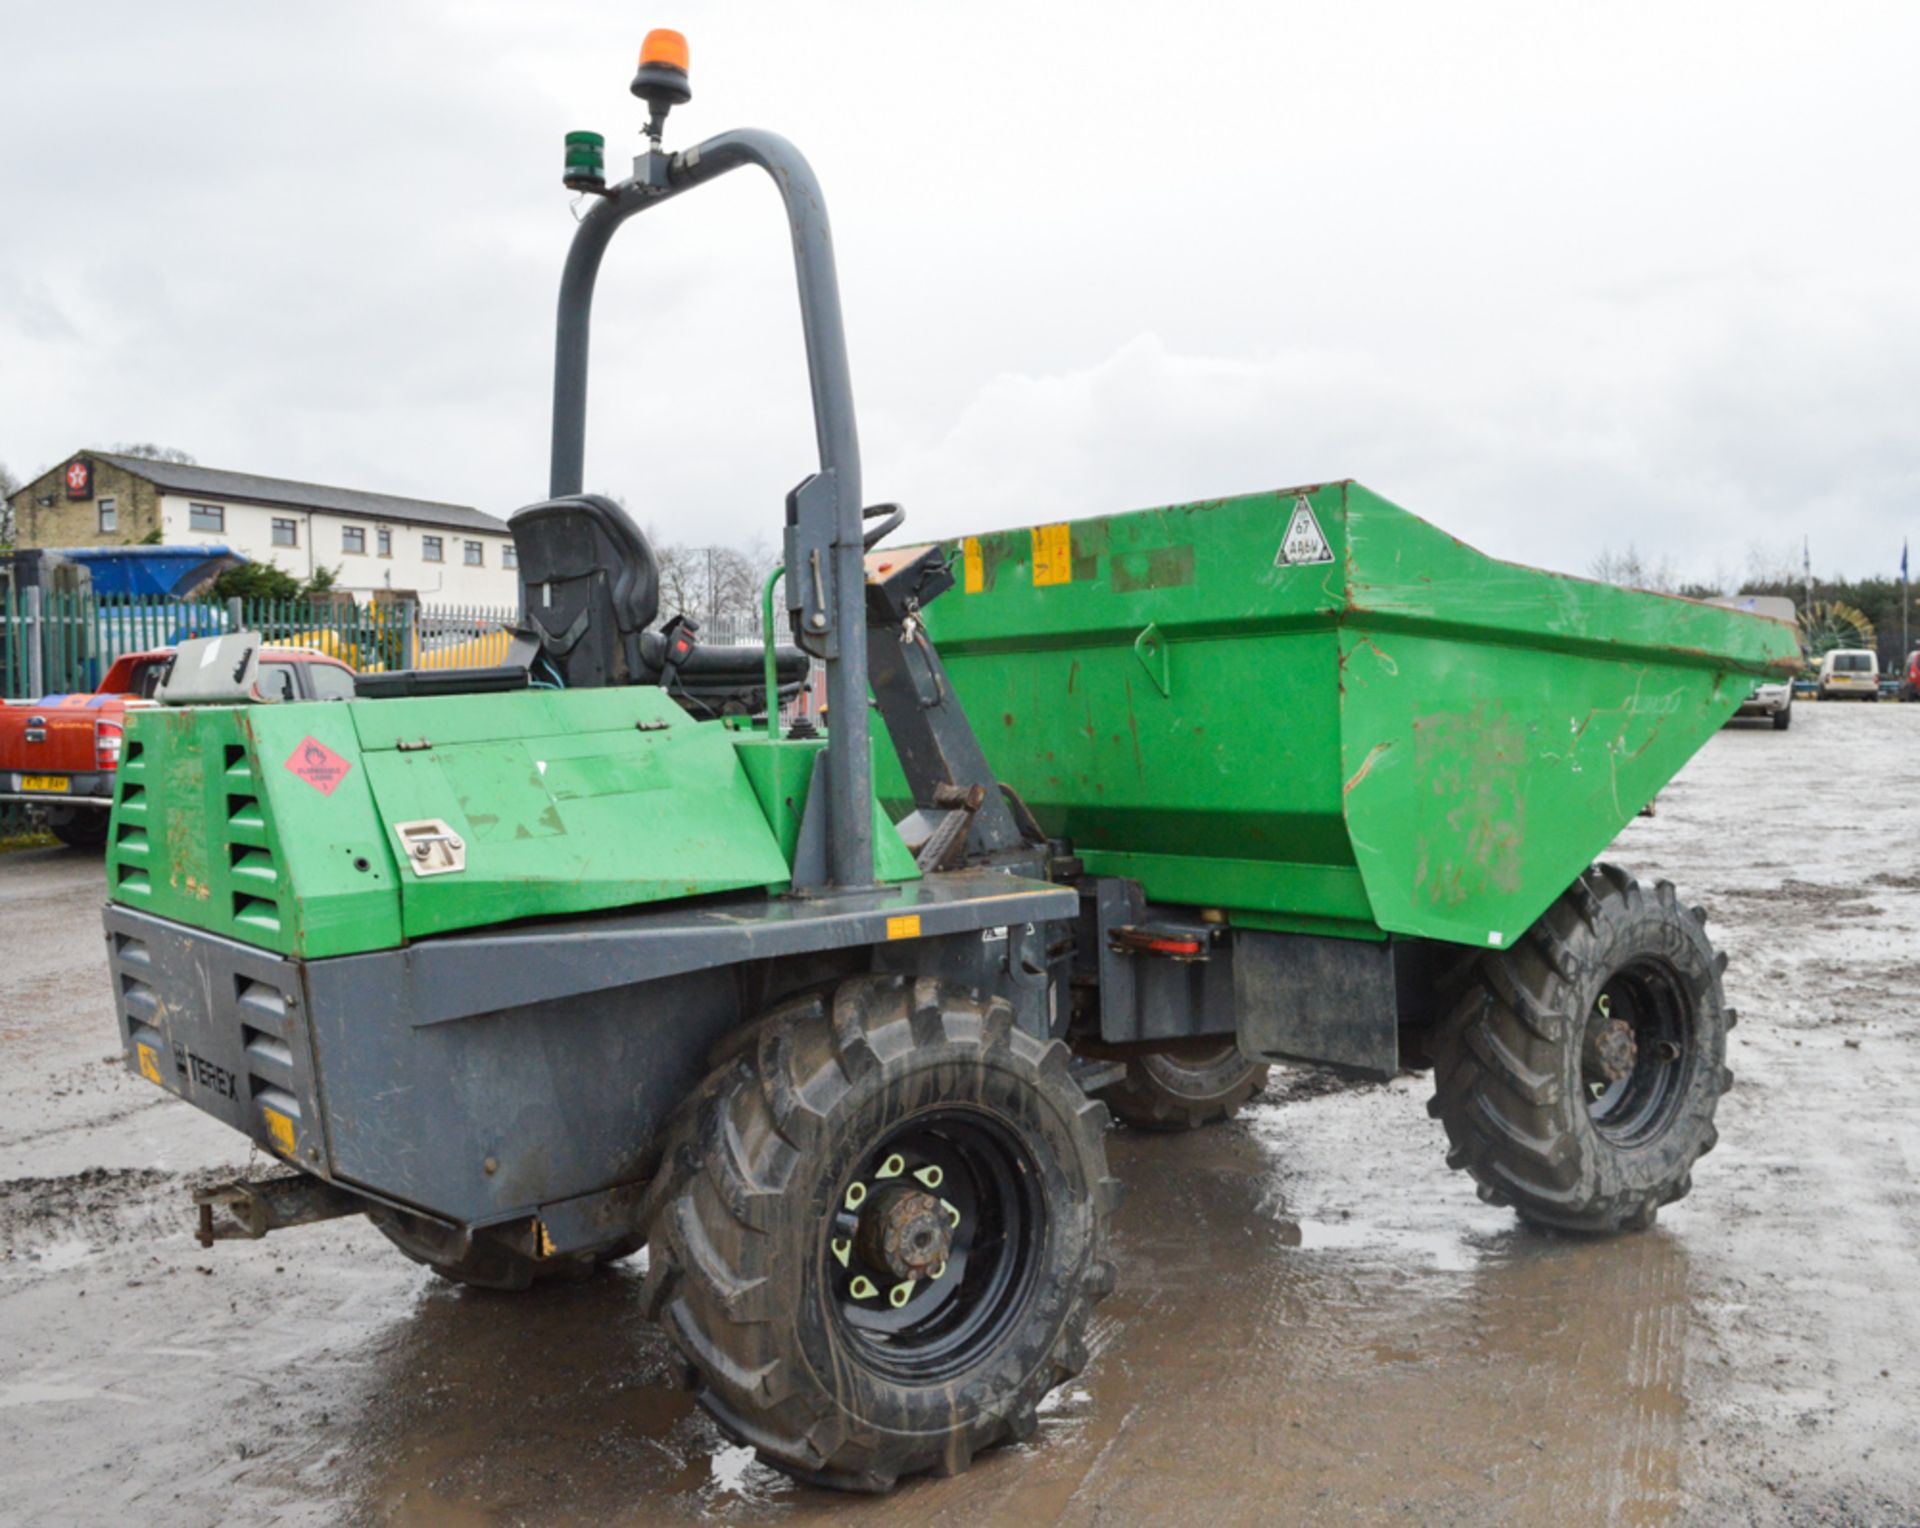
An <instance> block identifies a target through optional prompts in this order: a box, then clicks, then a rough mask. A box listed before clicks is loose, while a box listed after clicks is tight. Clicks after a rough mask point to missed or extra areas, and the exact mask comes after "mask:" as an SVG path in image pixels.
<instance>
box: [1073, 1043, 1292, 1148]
mask: <svg viewBox="0 0 1920 1528" xmlns="http://www.w3.org/2000/svg"><path fill="white" fill-rule="evenodd" d="M1126 1065H1127V1074H1126V1076H1125V1077H1123V1078H1121V1079H1120V1081H1118V1082H1116V1083H1114V1084H1113V1086H1111V1087H1110V1088H1107V1089H1106V1090H1105V1091H1104V1092H1102V1093H1101V1095H1100V1098H1101V1101H1102V1102H1104V1103H1105V1104H1106V1106H1107V1107H1108V1108H1109V1109H1111V1110H1113V1112H1114V1114H1115V1115H1116V1116H1117V1117H1118V1118H1120V1119H1123V1120H1125V1121H1126V1122H1127V1123H1128V1124H1129V1125H1132V1126H1134V1127H1135V1128H1136V1129H1140V1130H1197V1129H1199V1128H1200V1127H1201V1126H1202V1125H1211V1124H1216V1123H1218V1122H1219V1121H1221V1120H1230V1119H1232V1118H1233V1117H1234V1116H1235V1115H1236V1114H1238V1113H1239V1112H1240V1106H1241V1105H1242V1104H1244V1103H1245V1102H1246V1101H1247V1100H1248V1099H1250V1098H1252V1097H1253V1096H1254V1095H1255V1094H1257V1093H1259V1092H1260V1091H1261V1089H1263V1088H1265V1087H1266V1085H1267V1068H1266V1066H1265V1065H1264V1064H1262V1063H1261V1062H1258V1061H1249V1060H1248V1059H1247V1058H1246V1057H1245V1056H1243V1055H1241V1054H1240V1047H1239V1045H1238V1044H1236V1043H1235V1042H1234V1041H1233V1040H1232V1039H1231V1038H1228V1039H1212V1040H1189V1041H1185V1042H1183V1043H1181V1044H1178V1045H1171V1046H1169V1047H1167V1049H1165V1050H1157V1051H1149V1052H1147V1053H1146V1054H1144V1055H1137V1056H1129V1057H1128V1058H1127V1062H1126Z"/></svg>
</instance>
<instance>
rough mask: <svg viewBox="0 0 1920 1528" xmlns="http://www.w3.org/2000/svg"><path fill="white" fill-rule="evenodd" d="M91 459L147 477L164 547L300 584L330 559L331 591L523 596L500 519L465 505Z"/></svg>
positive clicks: (490, 598) (438, 599)
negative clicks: (230, 553) (237, 561)
mask: <svg viewBox="0 0 1920 1528" xmlns="http://www.w3.org/2000/svg"><path fill="white" fill-rule="evenodd" d="M95 460H97V462H98V464H99V467H100V468H101V469H102V470H101V473H100V476H101V483H102V487H103V488H104V487H105V485H106V481H107V478H108V476H109V473H110V472H111V469H115V468H117V469H119V471H120V473H124V474H125V475H126V476H127V477H128V478H133V479H139V480H142V487H145V486H146V485H149V484H150V485H151V489H150V490H148V492H147V493H142V494H140V495H139V497H140V498H141V499H143V500H145V501H146V502H145V503H144V504H143V505H142V508H143V509H145V510H146V513H145V514H143V515H141V516H140V519H141V520H143V521H149V522H150V521H151V520H152V519H153V518H154V511H155V509H156V508H157V511H158V528H159V531H160V536H159V540H160V541H161V542H162V543H164V544H165V545H167V546H182V545H191V544H192V543H194V542H201V543H204V544H208V545H225V546H228V547H231V548H232V549H233V550H234V551H236V552H239V553H240V554H242V555H243V556H245V557H247V558H249V559H251V560H252V561H255V562H271V563H274V564H277V565H278V566H279V567H281V568H283V569H285V570H286V571H287V572H288V573H291V574H292V575H293V576H294V577H296V578H298V579H301V580H302V581H304V580H306V579H308V578H310V577H311V576H312V575H313V574H314V573H315V572H316V571H318V570H319V569H321V568H332V569H335V570H336V571H337V575H338V577H337V582H336V584H335V587H336V588H340V589H349V590H352V591H353V592H354V593H355V594H356V595H359V596H361V597H363V598H364V597H366V596H368V595H370V594H372V593H374V592H375V591H378V590H388V589H397V590H404V591H408V592H410V593H412V594H415V595H417V596H418V597H419V598H420V599H421V600H423V601H427V602H431V603H434V604H440V603H451V604H459V605H486V606H496V607H512V606H514V605H516V604H517V603H518V601H519V575H518V574H517V572H516V571H515V564H514V550H513V538H512V537H511V535H509V533H508V531H507V525H506V522H505V521H504V520H501V519H499V518H497V517H496V516H494V515H489V514H486V513H484V512H483V511H481V510H478V509H473V508H471V507H469V506H467V505H464V504H438V503H434V502H432V501H430V500H426V499H403V498H397V497H395V496H394V495H392V494H383V493H362V492H360V491H359V490H357V489H351V488H330V487H326V486H324V485H322V484H318V483H296V482H291V481H288V480H287V479H284V478H269V477H259V476H256V475H255V474H253V473H248V472H228V471H224V470H222V469H220V468H215V467H198V466H193V467H189V466H182V465H179V464H178V463H174V462H158V461H150V460H147V459H146V458H143V457H136V456H119V455H114V454H112V453H109V452H99V453H96V455H95ZM150 495H151V496H150ZM156 499H157V504H156V503H155V500H156ZM129 507H131V506H129ZM123 529H126V530H131V529H133V527H132V526H131V525H129V526H125V527H123Z"/></svg>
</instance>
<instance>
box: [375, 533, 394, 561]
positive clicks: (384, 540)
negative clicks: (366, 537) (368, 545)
mask: <svg viewBox="0 0 1920 1528" xmlns="http://www.w3.org/2000/svg"><path fill="white" fill-rule="evenodd" d="M373 539H374V544H375V545H376V546H378V547H379V548H380V555H381V556H382V557H391V556H392V555H393V532H392V531H390V530H388V529H387V528H386V527H385V526H384V525H383V526H381V527H380V529H379V530H377V531H375V532H374V533H373Z"/></svg>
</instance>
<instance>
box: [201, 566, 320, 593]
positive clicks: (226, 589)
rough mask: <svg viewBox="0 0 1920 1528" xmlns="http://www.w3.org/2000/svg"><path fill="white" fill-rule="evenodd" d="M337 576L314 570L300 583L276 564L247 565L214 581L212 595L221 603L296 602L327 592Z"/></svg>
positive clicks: (230, 571)
mask: <svg viewBox="0 0 1920 1528" xmlns="http://www.w3.org/2000/svg"><path fill="white" fill-rule="evenodd" d="M339 577H340V570H339V569H338V568H316V569H315V570H314V573H313V576H312V577H311V578H309V579H308V580H307V581H306V582H305V583H304V584H303V583H301V582H300V580H299V579H297V578H295V577H294V576H293V575H292V574H291V573H289V572H287V570H286V569H285V568H283V567H281V566H280V565H279V564H278V563H271V562H249V563H245V564H243V565H241V566H240V567H237V568H228V569H227V571H226V572H224V573H222V574H221V575H220V576H219V577H218V578H216V579H215V580H214V581H213V594H214V598H216V599H223V600H231V599H242V600H298V599H305V598H307V597H308V596H309V595H314V594H324V593H326V592H327V590H329V589H331V588H332V587H333V586H334V584H335V582H336V581H337V580H338V579H339Z"/></svg>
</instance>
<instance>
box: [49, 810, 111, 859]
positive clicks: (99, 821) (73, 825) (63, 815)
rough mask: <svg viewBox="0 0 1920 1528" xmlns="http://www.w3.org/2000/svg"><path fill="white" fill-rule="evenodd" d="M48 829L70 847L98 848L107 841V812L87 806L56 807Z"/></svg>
mask: <svg viewBox="0 0 1920 1528" xmlns="http://www.w3.org/2000/svg"><path fill="white" fill-rule="evenodd" d="M47 831H48V832H49V833H51V834H52V835H53V836H54V837H55V838H57V839H59V840H60V842H61V843H63V844H65V845H66V846H67V847H68V848H69V849H98V848H99V847H100V846H101V845H102V844H104V843H105V842H106V841H107V814H106V813H105V812H101V811H94V810H92V809H90V808H85V807H56V808H55V809H53V810H52V811H50V812H48V813H47Z"/></svg>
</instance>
